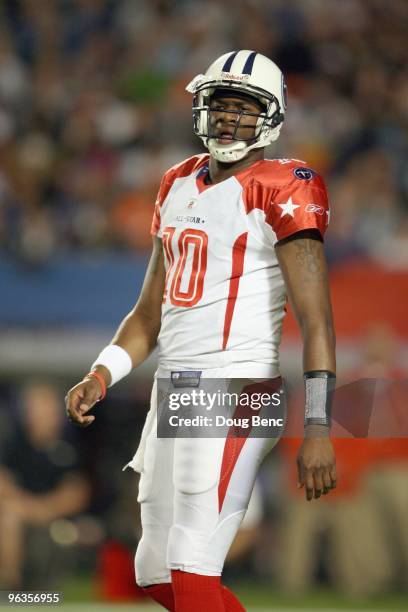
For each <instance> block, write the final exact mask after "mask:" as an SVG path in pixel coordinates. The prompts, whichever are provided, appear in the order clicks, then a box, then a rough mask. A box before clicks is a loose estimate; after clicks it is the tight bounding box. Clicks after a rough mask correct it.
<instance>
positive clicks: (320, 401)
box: [304, 370, 336, 427]
mask: <svg viewBox="0 0 408 612" xmlns="http://www.w3.org/2000/svg"><path fill="white" fill-rule="evenodd" d="M304 380H305V426H306V425H326V426H327V427H330V424H331V406H332V401H333V392H334V388H335V386H336V375H335V374H333V372H330V371H329V370H312V371H310V372H305V373H304Z"/></svg>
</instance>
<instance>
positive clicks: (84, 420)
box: [81, 414, 95, 427]
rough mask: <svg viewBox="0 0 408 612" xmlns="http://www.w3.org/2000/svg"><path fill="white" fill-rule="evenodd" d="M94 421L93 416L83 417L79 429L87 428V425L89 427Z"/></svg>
mask: <svg viewBox="0 0 408 612" xmlns="http://www.w3.org/2000/svg"><path fill="white" fill-rule="evenodd" d="M94 420H95V417H94V415H93V414H90V415H88V416H84V417H82V421H81V427H88V425H90V424H91V423H93V422H94Z"/></svg>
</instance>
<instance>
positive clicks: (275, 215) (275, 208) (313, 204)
mask: <svg viewBox="0 0 408 612" xmlns="http://www.w3.org/2000/svg"><path fill="white" fill-rule="evenodd" d="M237 178H238V180H239V182H240V183H241V185H242V187H243V200H244V204H245V208H246V212H247V213H249V212H251V210H254V209H255V208H258V209H260V210H263V211H264V212H265V221H266V223H268V224H269V225H270V226H271V227H272V229H273V231H274V232H275V234H276V237H277V239H278V240H282V239H283V238H287V237H288V236H291V235H292V234H295V233H297V232H299V231H301V230H306V229H318V230H319V231H320V234H321V236H322V237H323V235H324V233H325V231H326V228H327V225H328V222H329V203H328V197H327V191H326V187H325V184H324V181H323V179H322V177H321V176H320V175H319V174H317V172H315V171H314V170H312V169H311V168H309V167H308V166H307V165H306V164H305V163H304V162H300V161H297V160H286V159H283V160H279V159H276V160H262V161H260V162H258V163H256V164H254V165H252V166H251V167H250V168H248V171H247V172H243V173H242V174H241V173H240V175H239V176H238V177H237Z"/></svg>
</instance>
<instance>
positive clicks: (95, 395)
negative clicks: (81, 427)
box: [79, 385, 100, 415]
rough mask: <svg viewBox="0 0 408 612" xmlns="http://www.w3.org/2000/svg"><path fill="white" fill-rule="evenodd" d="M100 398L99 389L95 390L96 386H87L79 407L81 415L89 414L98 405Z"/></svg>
mask: <svg viewBox="0 0 408 612" xmlns="http://www.w3.org/2000/svg"><path fill="white" fill-rule="evenodd" d="M99 397H100V392H99V389H98V388H97V387H96V388H95V386H94V385H92V386H91V385H87V386H86V387H85V388H84V395H83V398H82V401H81V403H80V406H79V408H80V411H81V414H82V415H83V414H85V413H86V412H88V411H89V410H90V409H91V408H92V407H93V406H94V405H95V404H96V402H97V401H98V399H99Z"/></svg>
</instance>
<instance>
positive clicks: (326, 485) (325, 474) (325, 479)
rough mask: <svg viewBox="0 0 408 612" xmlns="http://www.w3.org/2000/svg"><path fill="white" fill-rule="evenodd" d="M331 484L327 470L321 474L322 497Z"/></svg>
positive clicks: (327, 491)
mask: <svg viewBox="0 0 408 612" xmlns="http://www.w3.org/2000/svg"><path fill="white" fill-rule="evenodd" d="M331 487H332V482H331V478H330V471H329V470H328V469H326V470H324V472H323V495H327V493H329V491H330V490H331Z"/></svg>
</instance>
